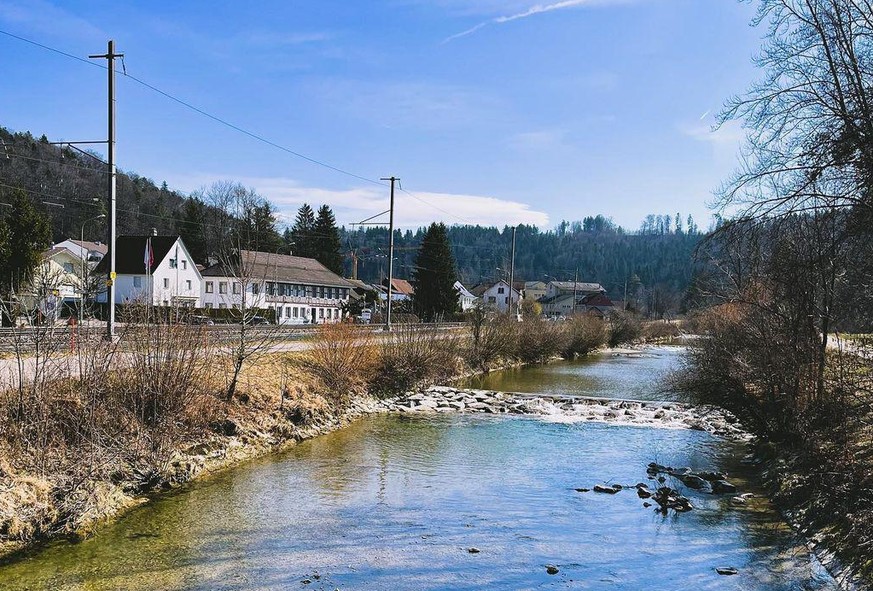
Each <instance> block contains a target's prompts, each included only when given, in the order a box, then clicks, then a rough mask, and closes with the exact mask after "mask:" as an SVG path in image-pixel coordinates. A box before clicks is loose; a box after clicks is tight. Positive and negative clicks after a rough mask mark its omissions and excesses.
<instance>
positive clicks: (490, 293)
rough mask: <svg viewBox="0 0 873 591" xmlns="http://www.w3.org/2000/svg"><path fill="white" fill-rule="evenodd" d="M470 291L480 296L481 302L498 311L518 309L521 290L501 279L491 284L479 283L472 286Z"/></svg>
mask: <svg viewBox="0 0 873 591" xmlns="http://www.w3.org/2000/svg"><path fill="white" fill-rule="evenodd" d="M471 291H472V293H473V294H474V295H476V296H478V297H480V298H482V303H483V304H485V305H486V306H489V307H491V308H495V309H497V310H498V311H499V312H508V311H510V310H512V311H516V310H518V302H519V301H520V300H521V292H519V290H517V289H513V288H511V287H510V286H509V283H507V282H506V281H503V280H502V279H501V280H500V281H498V282H497V283H493V284H486V283H483V284H480V285H477V286H476V287H474V288H473V289H472V290H471Z"/></svg>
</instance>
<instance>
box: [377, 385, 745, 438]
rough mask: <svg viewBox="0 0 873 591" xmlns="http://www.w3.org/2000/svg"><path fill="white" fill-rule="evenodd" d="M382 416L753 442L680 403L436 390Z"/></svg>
mask: <svg viewBox="0 0 873 591" xmlns="http://www.w3.org/2000/svg"><path fill="white" fill-rule="evenodd" d="M379 410H385V411H391V412H405V413H428V412H430V413H438V412H464V413H483V414H494V415H501V414H506V415H509V414H514V415H535V416H539V417H542V418H544V419H545V420H550V421H556V422H568V423H571V422H585V421H592V422H601V423H612V424H619V425H632V426H640V427H658V428H666V429H694V430H698V431H707V432H709V433H712V434H713V435H718V436H720V437H726V438H730V439H746V438H748V437H749V436H748V434H747V433H746V432H745V431H744V430H743V428H742V426H741V425H740V423H739V421H738V420H737V418H736V417H735V416H733V415H732V414H731V413H729V412H727V411H725V410H723V409H720V408H718V407H714V406H707V405H693V404H684V403H680V402H655V401H645V400H609V399H603V398H592V397H583V396H544V395H532V394H523V393H517V392H497V391H493V390H467V389H461V388H453V387H450V386H433V387H430V388H428V389H426V390H423V391H420V392H412V393H407V394H406V395H404V396H401V397H398V398H392V399H389V400H385V401H383V402H382V404H381V408H380V409H379Z"/></svg>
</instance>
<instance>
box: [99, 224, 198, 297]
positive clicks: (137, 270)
mask: <svg viewBox="0 0 873 591" xmlns="http://www.w3.org/2000/svg"><path fill="white" fill-rule="evenodd" d="M147 245H151V261H152V264H151V267H150V268H147V265H146V260H147V259H146V249H147ZM115 247H116V248H115V273H116V278H115V301H116V303H119V304H124V303H132V302H140V303H146V302H151V303H152V305H155V306H185V307H192V308H199V307H200V290H201V283H202V280H203V278H202V277H201V275H200V271H199V270H198V269H197V265H195V264H194V260H193V259H192V258H191V254H190V253H189V252H188V249H187V248H185V243H184V242H182V239H181V238H180V237H178V236H119V237H118V238H117V239H116V241H115ZM108 266H109V257H105V258H104V259H103V260H102V261H101V262H100V264H99V265H97V268H96V269H95V270H94V272H95V273H106V272H107V270H108ZM98 301H100V302H105V301H106V292H105V291H104V292H103V293H101V294H100V296H99V298H98Z"/></svg>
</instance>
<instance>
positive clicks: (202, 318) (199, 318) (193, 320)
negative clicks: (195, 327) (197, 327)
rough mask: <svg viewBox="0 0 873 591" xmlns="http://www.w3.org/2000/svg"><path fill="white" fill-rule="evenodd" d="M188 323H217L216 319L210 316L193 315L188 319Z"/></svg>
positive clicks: (206, 324)
mask: <svg viewBox="0 0 873 591" xmlns="http://www.w3.org/2000/svg"><path fill="white" fill-rule="evenodd" d="M188 324H202V325H205V326H212V325H213V324H215V321H213V320H212V318H210V317H209V316H191V318H189V319H188Z"/></svg>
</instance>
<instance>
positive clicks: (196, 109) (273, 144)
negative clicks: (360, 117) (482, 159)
mask: <svg viewBox="0 0 873 591" xmlns="http://www.w3.org/2000/svg"><path fill="white" fill-rule="evenodd" d="M0 33H2V34H4V35H7V36H9V37H12V38H13V39H17V40H19V41H23V42H25V43H29V44H31V45H34V46H36V47H39V48H41V49H45V50H47V51H51V52H53V53H57V54H59V55H62V56H64V57H68V58H71V59H74V60H76V61H79V62H82V63H85V64H88V65H90V66H95V67H98V68H102V69H106V66H104V65H102V64H98V63H96V62H91V61H88V60H86V59H83V58H80V57H78V56H76V55H73V54H71V53H67V52H66V51H61V50H60V49H56V48H54V47H50V46H48V45H44V44H42V43H38V42H36V41H33V40H31V39H27V38H25V37H21V36H19V35H15V34H13V33H9V32H8V31H4V30H2V29H0ZM122 67H123V66H122ZM119 73H121V74H122V75H123V76H125V77H126V78H129V79H130V80H132V81H134V82H136V83H137V84H140V85H142V86H144V87H145V88H148V89H149V90H151V91H152V92H155V93H157V94H159V95H161V96H163V97H165V98H167V99H169V100H171V101H173V102H175V103H177V104H179V105H182V106H183V107H185V108H187V109H190V110H192V111H194V112H195V113H198V114H199V115H202V116H204V117H207V118H209V119H211V120H213V121H215V122H216V123H219V124H221V125H224V126H225V127H228V128H230V129H233V130H234V131H237V132H238V133H242V134H243V135H246V136H248V137H250V138H252V139H254V140H256V141H259V142H261V143H263V144H266V145H268V146H270V147H273V148H276V149H278V150H281V151H283V152H286V153H288V154H291V155H292V156H296V157H297V158H300V159H302V160H306V161H307V162H310V163H312V164H315V165H317V166H321V167H323V168H327V169H328V170H332V171H334V172H337V173H340V174H343V175H346V176H348V177H351V178H355V179H358V180H361V181H364V182H366V183H370V184H374V185H379V186H381V187H384V186H386V184H385V183H383V182H381V181H380V180H376V179H372V178H368V177H365V176H362V175H359V174H355V173H353V172H350V171H348V170H345V169H343V168H340V167H339V166H334V165H333V164H329V163H327V162H324V161H321V160H318V159H316V158H313V157H311V156H307V155H305V154H302V153H300V152H298V151H296V150H292V149H291V148H288V147H286V146H283V145H281V144H278V143H276V142H274V141H272V140H269V139H267V138H265V137H263V136H262V135H259V134H257V133H255V132H253V131H249V130H247V129H245V128H243V127H240V126H238V125H236V124H234V123H231V122H229V121H227V120H226V119H223V118H221V117H218V116H217V115H213V114H212V113H209V112H208V111H205V110H203V109H201V108H200V107H197V106H195V105H193V104H191V103H189V102H187V101H185V100H183V99H181V98H178V97H176V96H174V95H172V94H170V93H169V92H166V91H164V90H161V89H160V88H158V87H156V86H154V85H152V84H149V83H148V82H146V81H145V80H142V79H141V78H138V77H136V76H134V75H132V74H128V73H127V70H126V68H124V67H123V70H122V71H121V72H119ZM399 188H400V191H402V192H403V193H405V194H406V195H408V196H409V197H412V198H413V199H415V200H416V201H419V202H421V203H423V204H425V205H427V206H428V207H431V208H433V209H435V210H436V211H439V212H441V213H444V214H445V215H448V216H451V217H453V218H455V219H458V220H460V221H462V222H466V223H468V224H471V225H476V223H475V222H473V221H472V220H470V219H468V218H464V217H462V216H459V215H457V214H454V213H452V212H450V211H448V210H446V209H443V208H441V207H439V206H437V205H434V204H433V203H431V202H430V201H427V200H426V199H423V198H421V197H419V196H418V195H416V194H414V193H412V192H411V191H408V190H406V189H404V188H403V187H402V186H400V187H399Z"/></svg>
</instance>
